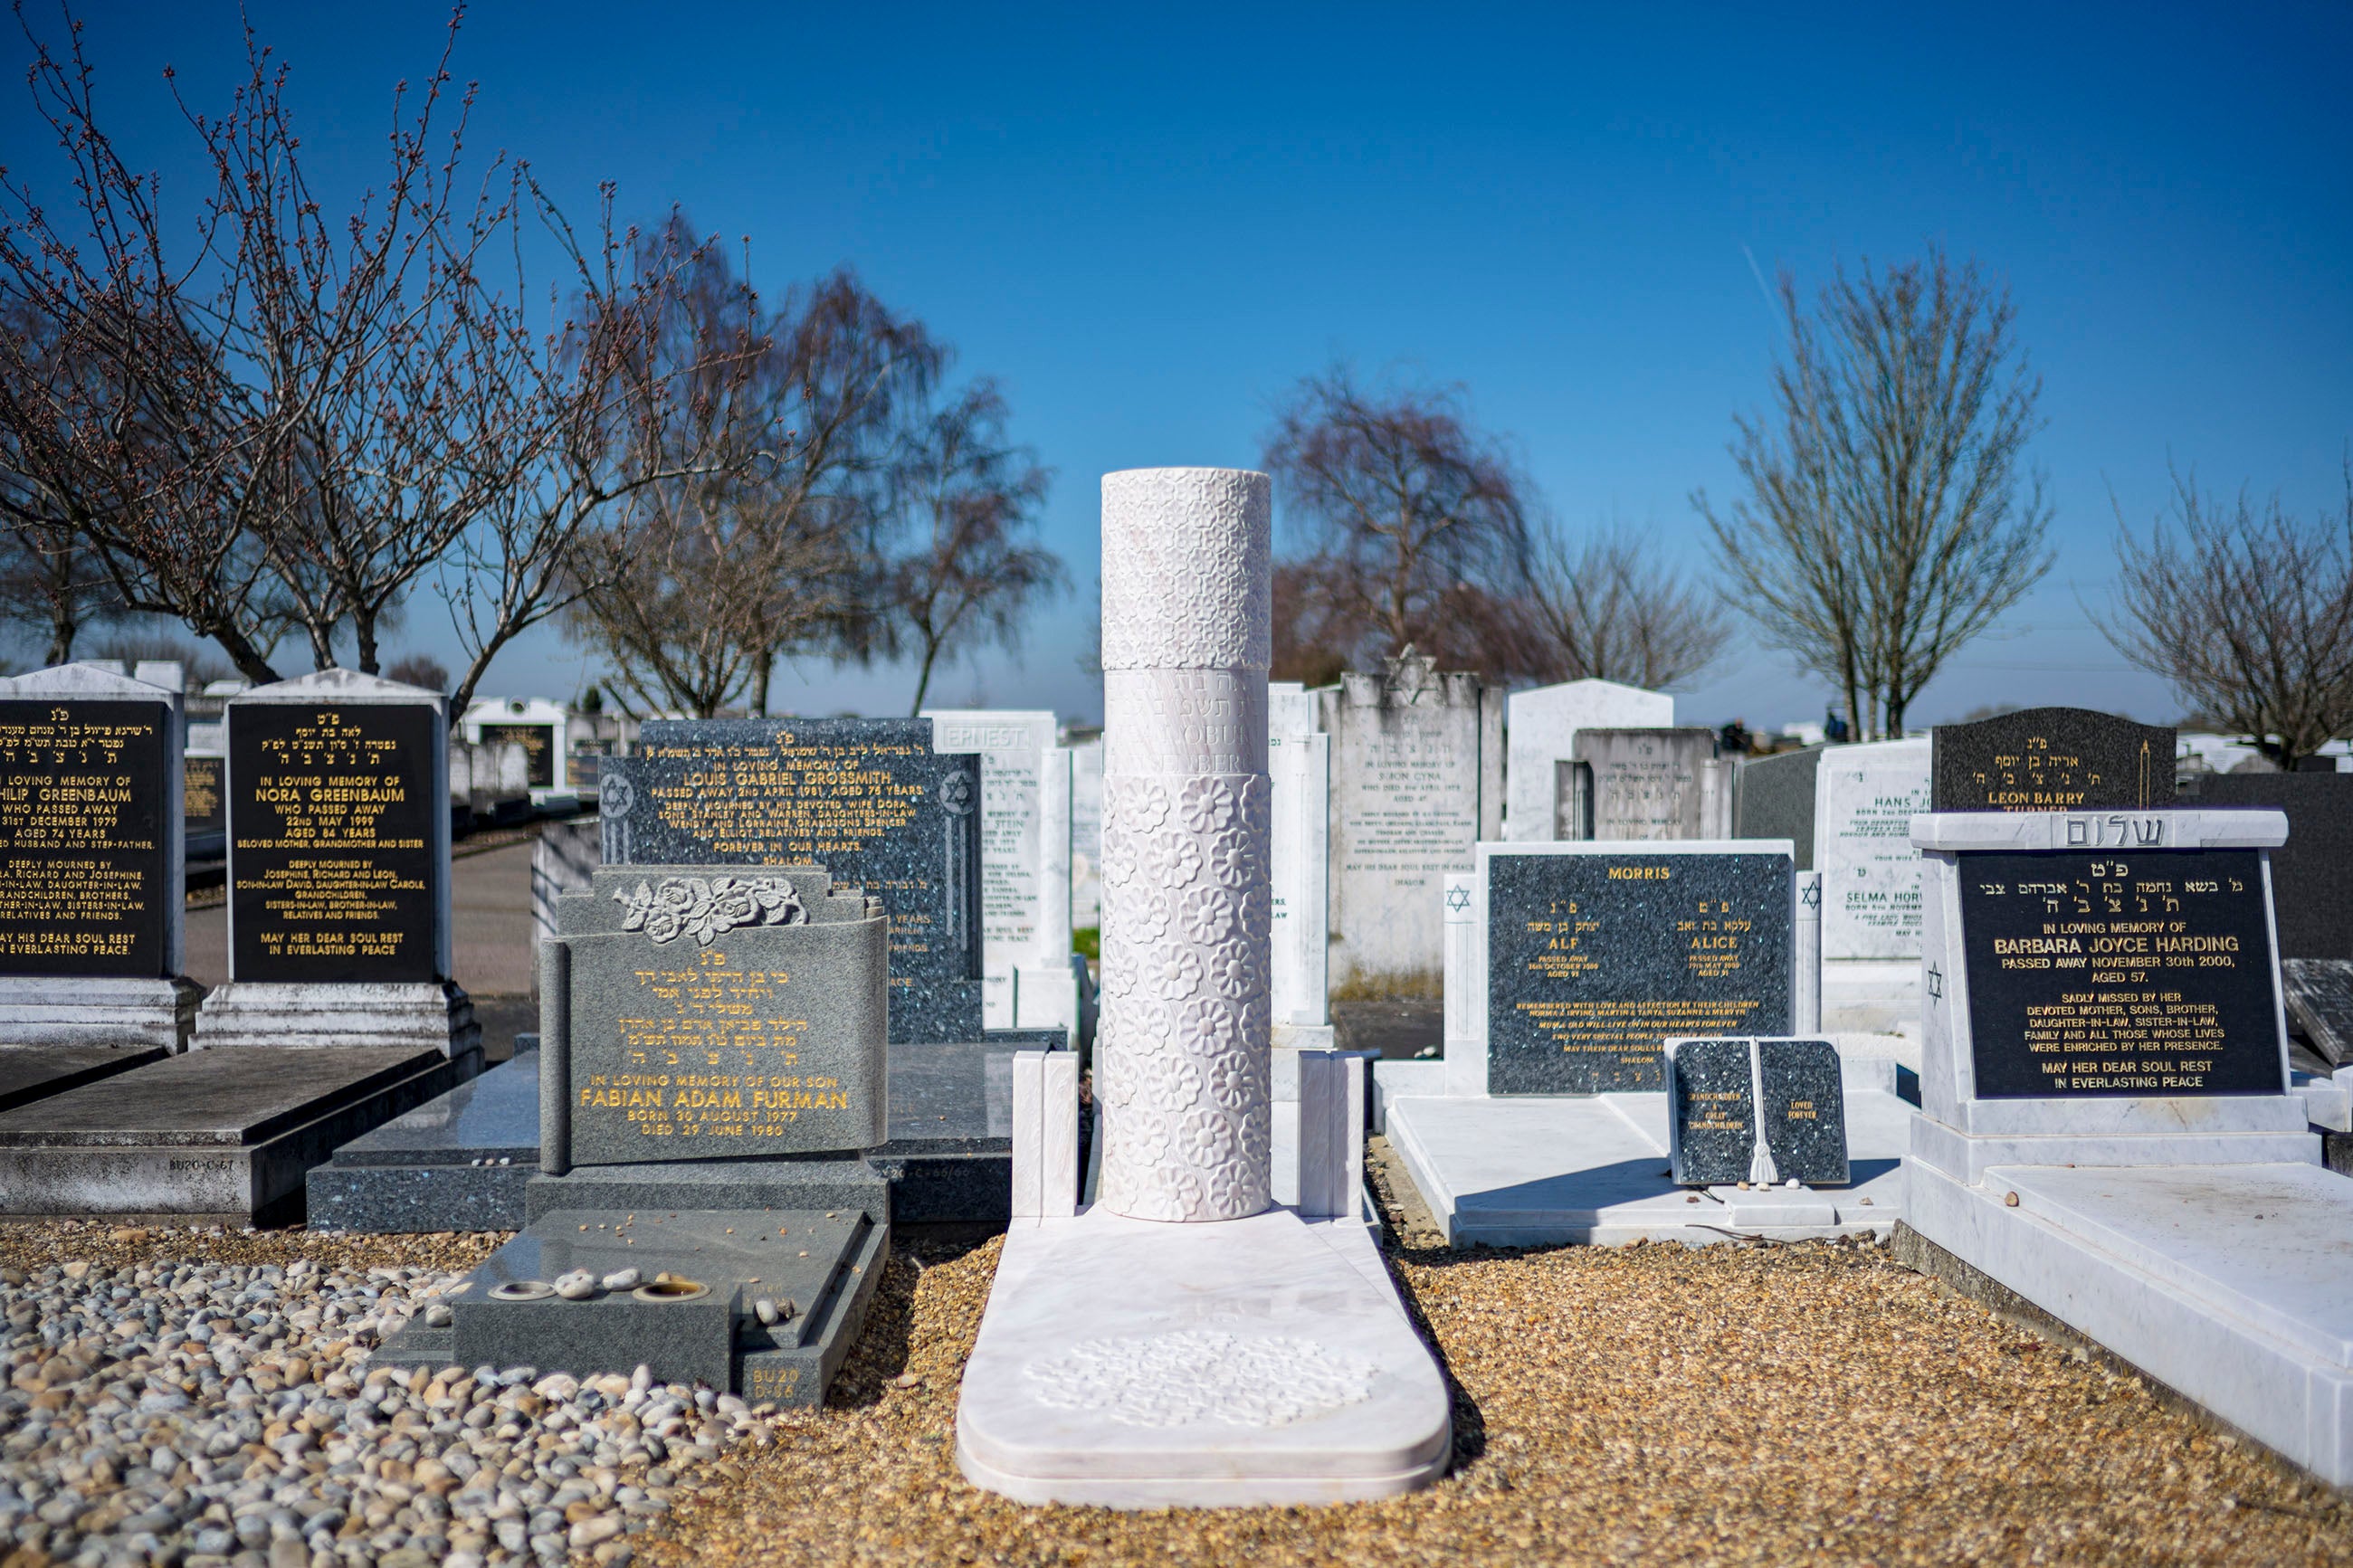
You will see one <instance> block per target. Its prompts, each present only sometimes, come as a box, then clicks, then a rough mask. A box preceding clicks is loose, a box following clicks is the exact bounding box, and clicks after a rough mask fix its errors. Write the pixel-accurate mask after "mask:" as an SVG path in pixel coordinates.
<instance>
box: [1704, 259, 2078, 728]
mask: <svg viewBox="0 0 2353 1568" xmlns="http://www.w3.org/2000/svg"><path fill="white" fill-rule="evenodd" d="M1781 302H1782V307H1783V309H1784V310H1785V311H1786V312H1787V314H1788V323H1789V342H1788V358H1787V360H1786V362H1785V363H1781V364H1779V365H1778V366H1776V367H1775V369H1774V373H1773V391H1774V400H1775V403H1776V405H1777V408H1776V410H1775V413H1774V415H1773V416H1772V417H1771V418H1770V419H1769V420H1768V419H1767V417H1765V416H1755V417H1745V418H1740V417H1736V421H1735V423H1736V427H1737V432H1738V433H1737V436H1736V439H1735V440H1734V441H1733V443H1732V455H1733V459H1734V461H1735V462H1736V464H1737V465H1738V467H1739V468H1740V473H1741V477H1742V478H1743V479H1745V480H1746V482H1747V486H1748V490H1749V494H1748V496H1747V498H1746V499H1745V500H1736V501H1735V502H1734V503H1733V505H1732V507H1731V509H1730V510H1728V511H1723V512H1719V511H1717V510H1715V508H1714V507H1712V506H1711V505H1710V504H1709V502H1708V499H1707V495H1706V493H1705V492H1704V491H1700V492H1697V493H1695V494H1694V496H1693V498H1692V499H1693V504H1694V506H1696V507H1697V508H1698V510H1699V511H1700V513H1701V514H1702V515H1703V516H1704V517H1705V518H1706V520H1707V522H1708V526H1709V528H1710V529H1711V530H1712V531H1714V533H1715V542H1716V544H1717V547H1718V549H1719V551H1720V552H1721V553H1722V567H1723V572H1724V587H1725V596H1726V597H1727V599H1728V600H1729V601H1730V602H1731V603H1732V604H1733V605H1735V606H1736V607H1737V608H1738V609H1740V610H1741V611H1742V612H1744V613H1745V614H1746V615H1747V616H1749V617H1750V618H1751V619H1752V620H1753V621H1754V622H1755V623H1756V626H1757V632H1758V634H1759V636H1760V637H1761V639H1762V640H1763V641H1764V642H1765V643H1766V644H1767V646H1768V647H1776V648H1778V649H1780V650H1782V651H1784V652H1787V653H1788V654H1790V655H1792V656H1793V657H1794V658H1796V659H1797V661H1798V663H1799V666H1800V667H1801V668H1804V669H1806V670H1808V671H1810V672H1811V673H1813V674H1816V675H1819V676H1820V677H1821V678H1822V679H1825V680H1827V681H1829V682H1830V684H1831V687H1832V689H1834V690H1836V691H1837V692H1839V693H1840V695H1841V697H1842V698H1843V700H1844V702H1845V705H1846V712H1847V715H1848V718H1849V721H1850V722H1851V723H1852V726H1853V728H1854V731H1855V733H1856V735H1857V737H1858V738H1862V737H1863V736H1866V735H1900V734H1902V733H1903V732H1904V721H1905V711H1906V710H1907V709H1908V708H1909V707H1910V705H1911V703H1912V700H1914V698H1915V697H1916V696H1917V695H1918V694H1919V692H1920V690H1921V689H1922V688H1924V687H1926V685H1927V683H1928V682H1929V681H1930V680H1932V679H1935V678H1936V672H1937V671H1938V670H1939V669H1940V668H1943V666H1944V665H1945V663H1946V661H1947V659H1949V658H1951V657H1952V656H1953V654H1954V653H1955V652H1956V651H1957V649H1959V648H1960V647H1963V646H1964V645H1966V644H1967V643H1968V642H1969V641H1970V639H1972V638H1974V637H1977V636H1978V634H1979V633H1981V632H1983V631H1984V630H1985V629H1986V628H1987V627H1988V626H1991V625H1992V624H1993V622H1994V621H1995V619H1996V618H1998V617H1999V616H2001V615H2002V614H2003V612H2005V611H2007V610H2008V609H2010V606H2011V605H2015V604H2017V603H2018V601H2019V600H2020V599H2021V598H2022V597H2023V596H2024V595H2026V593H2027V591H2028V590H2029V589H2031V587H2032V586H2033V585H2034V584H2035V583H2037V582H2038V581H2040V580H2041V579H2042V575H2043V574H2044V573H2046V572H2048V571H2049V570H2050V566H2051V555H2050V553H2049V552H2048V551H2046V550H2045V549H2044V547H2043V539H2044V535H2045V533H2046V532H2047V531H2048V529H2049V526H2050V521H2051V509H2050V507H2049V505H2048V504H2047V502H2046V501H2045V500H2044V496H2043V485H2042V476H2041V475H2040V473H2029V472H2028V471H2027V470H2026V468H2025V448H2026V444H2027V441H2028V439H2029V437H2031V436H2032V434H2033V433H2034V431H2035V429H2036V428H2037V426H2038V421H2037V420H2036V418H2035V415H2034V405H2035V402H2036V399H2037V398H2038V397H2039V396H2040V395H2041V392H2042V383H2041V382H2040V380H2039V379H2037V378H2036V377H2035V376H2034V375H2032V374H2031V372H2030V371H2029V369H2028V366H2027V363H2026V355H2025V352H2024V351H2023V350H2022V349H2021V348H2020V347H2019V346H2018V344H2017V342H2016V341H2015V338H2014V336H2013V333H2012V330H2011V329H2012V326H2013V322H2014V319H2015V314H2016V312H2015V310H2014V308H2013V307H2012V306H2011V304H2010V297H2009V294H2008V292H2007V290H2000V291H1998V290H1996V289H1994V287H1993V286H1991V285H1990V284H1989V283H1987V282H1986V281H1985V280H1984V279H1983V278H1982V277H1981V276H1980V275H1979V273H1978V268H1977V267H1976V266H1975V265H1974V264H1971V265H1968V266H1966V267H1963V268H1959V269H1957V270H1956V269H1955V268H1953V267H1952V266H1951V265H1950V264H1949V263H1948V262H1947V259H1946V258H1945V257H1944V255H1943V254H1942V253H1941V252H1935V251H1932V252H1931V253H1930V254H1929V256H1928V258H1926V260H1925V261H1916V262H1910V263H1906V264H1905V265H1903V266H1900V267H1894V268H1888V269H1887V270H1885V271H1883V272H1876V271H1873V269H1872V268H1870V267H1869V265H1868V264H1866V265H1865V267H1864V268H1863V270H1862V276H1861V277H1860V278H1850V277H1849V276H1848V275H1847V274H1846V273H1845V272H1844V271H1843V270H1841V272H1840V273H1839V274H1838V276H1837V277H1836V278H1835V279H1833V280H1832V281H1831V284H1830V285H1829V286H1828V287H1826V288H1825V289H1823V290H1822V292H1821V296H1820V300H1818V301H1817V303H1816V306H1815V314H1814V315H1813V316H1809V315H1808V313H1807V311H1806V310H1805V308H1804V307H1803V306H1802V305H1801V303H1800V302H1799V298H1798V289H1797V284H1796V281H1795V279H1793V278H1791V277H1790V276H1789V275H1788V273H1786V272H1785V273H1784V274H1783V275H1782V278H1781ZM2021 488H2022V489H2023V491H2024V493H2023V495H2021Z"/></svg>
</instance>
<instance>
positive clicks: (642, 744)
mask: <svg viewBox="0 0 2353 1568" xmlns="http://www.w3.org/2000/svg"><path fill="white" fill-rule="evenodd" d="M597 799H598V805H599V810H600V813H601V816H602V820H603V825H604V826H603V836H604V858H605V862H606V864H607V865H672V866H689V865H702V866H720V865H746V866H748V865H801V866H823V867H824V868H826V869H827V870H828V871H830V872H831V873H833V878H834V880H835V881H836V882H838V883H840V884H842V885H844V886H850V885H855V886H859V887H862V888H863V889H865V890H866V891H867V892H869V893H871V894H874V895H876V896H878V897H880V898H881V900H882V902H883V907H884V908H885V909H886V910H888V911H889V912H890V918H891V1039H892V1042H893V1043H894V1044H899V1045H916V1044H929V1043H933V1042H937V1041H945V1040H976V1039H979V1038H980V1037H981V1016H980V986H981V980H980V973H981V969H980V961H981V953H980V940H981V930H980V898H981V882H980V878H981V867H980V848H981V846H980V831H979V808H980V758H979V756H978V755H977V754H976V753H973V752H949V753H944V754H943V753H940V752H934V751H933V750H932V721H930V720H928V719H705V720H664V721H659V722H655V723H649V724H648V725H646V726H645V727H644V730H643V731H642V732H641V733H640V735H639V737H638V749H637V752H635V754H633V755H630V756H628V757H612V758H607V759H606V762H605V764H604V768H603V771H602V773H601V774H600V775H599V784H598V786H597Z"/></svg>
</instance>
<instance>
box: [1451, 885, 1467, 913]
mask: <svg viewBox="0 0 2353 1568" xmlns="http://www.w3.org/2000/svg"><path fill="white" fill-rule="evenodd" d="M1446 907H1447V908H1448V909H1449V910H1453V911H1455V912H1457V913H1460V912H1461V911H1462V910H1467V909H1469V908H1470V907H1471V889H1468V888H1449V889H1446Z"/></svg>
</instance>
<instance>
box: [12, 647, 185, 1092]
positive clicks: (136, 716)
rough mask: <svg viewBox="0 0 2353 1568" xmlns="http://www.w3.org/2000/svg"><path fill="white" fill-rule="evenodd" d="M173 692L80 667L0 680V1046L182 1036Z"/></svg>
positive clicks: (175, 1043) (176, 700)
mask: <svg viewBox="0 0 2353 1568" xmlns="http://www.w3.org/2000/svg"><path fill="white" fill-rule="evenodd" d="M180 703H181V696H180V693H179V692H178V691H176V690H173V691H166V690H164V689H160V688H157V687H154V686H151V685H148V684H146V683H144V682H142V681H137V680H132V679H126V678H124V677H122V676H120V675H113V674H110V673H108V672H106V671H105V670H102V669H99V668H93V667H90V666H88V665H75V664H69V665H61V666H58V667H57V668H51V669H43V670H37V671H35V672H34V673H32V674H30V675H23V676H18V677H16V679H10V680H5V681H0V869H5V873H6V874H5V877H0V1043H5V1044H10V1045H37V1046H102V1047H117V1046H139V1047H162V1048H164V1049H165V1050H173V1051H176V1050H178V1049H180V1048H181V1047H182V1046H183V1045H185V1042H186V1039H187V1036H188V1031H189V1030H190V1028H191V1027H192V1026H194V1023H195V1008H196V999H197V997H198V996H199V995H200V994H201V992H200V990H199V988H198V987H197V986H196V984H195V983H194V982H192V981H190V980H189V979H187V978H186V977H185V975H183V974H182V973H180V966H181V963H182V956H181V947H182V938H181V910H182V909H183V908H184V906H185V900H184V898H183V897H182V890H181V879H182V869H181V855H182V848H181V846H182V842H183V840H182V837H181V834H180V830H179V829H180V814H181V800H180V794H181V787H182V786H181V774H180V741H181V717H180Z"/></svg>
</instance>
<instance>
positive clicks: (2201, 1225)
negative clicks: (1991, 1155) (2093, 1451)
mask: <svg viewBox="0 0 2353 1568" xmlns="http://www.w3.org/2000/svg"><path fill="white" fill-rule="evenodd" d="M2312 1142H2318V1140H2317V1139H2314V1140H2312ZM1905 1174H1906V1177H1907V1178H1908V1190H1907V1194H1906V1197H1905V1219H1906V1220H1907V1222H1908V1223H1909V1224H1910V1225H1911V1226H1913V1228H1914V1229H1915V1230H1917V1231H1918V1232H1919V1233H1920V1234H1921V1235H1922V1236H1923V1237H1926V1238H1927V1239H1928V1240H1930V1241H1932V1242H1934V1243H1936V1245H1937V1246H1938V1247H1943V1248H1944V1249H1945V1250H1946V1251H1947V1252H1949V1253H1951V1254H1952V1255H1953V1256H1955V1257H1956V1258H1959V1259H1960V1260H1961V1261H1962V1262H1964V1263H1966V1264H1968V1265H1969V1266H1970V1267H1971V1268H1975V1269H1977V1270H1978V1271H1979V1272H1980V1273H1983V1274H1985V1275H1987V1276H1989V1277H1990V1278H1991V1279H1995V1280H1997V1281H1999V1282H2000V1284H2002V1285H2005V1286H2007V1287H2008V1288H2009V1289H2011V1290H2014V1291H2016V1292H2017V1293H2018V1294H2019V1295H2021V1296H2022V1297H2024V1298H2025V1299H2026V1300H2029V1301H2031V1302H2033V1303H2034V1304H2035V1305H2036V1306H2037V1307H2040V1308H2041V1309H2042V1310H2044V1311H2046V1312H2049V1313H2050V1314H2051V1315H2052V1317H2054V1318H2057V1319H2058V1320H2059V1321H2062V1322H2063V1323H2065V1324H2066V1325H2067V1326H2068V1327H2069V1328H2071V1329H2073V1330H2074V1331H2076V1332H2078V1333H2081V1334H2083V1335H2084V1336H2085V1337H2086V1338H2088V1339H2091V1340H2094V1341H2096V1342H2098V1343H2100V1344H2101V1345H2104V1346H2105V1347H2106V1348H2107V1349H2108V1350H2110V1351H2112V1352H2115V1353H2116V1355H2118V1356H2120V1357H2122V1358H2123V1359H2124V1360H2126V1361H2127V1362H2129V1363H2132V1364H2133V1365H2134V1366H2136V1367H2137V1368H2139V1369H2140V1370H2141V1371H2142V1372H2143V1373H2147V1375H2149V1376H2150V1377H2153V1378H2155V1379H2157V1380H2158V1382H2160V1383H2163V1384H2166V1385H2167V1386H2168V1387H2170V1388H2172V1389H2174V1390H2175V1391H2176V1392H2178V1393H2179V1394H2183V1395H2185V1396H2186V1397H2188V1398H2190V1399H2193V1400H2196V1401H2197V1402H2198V1403H2199V1404H2200V1405H2203V1406H2205V1407H2206V1408H2207V1409H2208V1410H2211V1411H2212V1412H2213V1413H2214V1414H2215V1415H2219V1416H2221V1418H2222V1419H2223V1420H2225V1421H2227V1422H2229V1423H2231V1424H2232V1426H2236V1427H2237V1428H2239V1430H2241V1431H2242V1432H2244V1433H2246V1434H2247V1435H2248V1436H2252V1437H2253V1438H2254V1439H2256V1440H2257V1441H2258V1442H2260V1443H2262V1444H2263V1445H2264V1446H2265V1447H2270V1448H2272V1449H2274V1451H2276V1452H2278V1453H2280V1454H2282V1455H2284V1456H2285V1457H2286V1458H2289V1459H2290V1460H2292V1461H2294V1462H2295V1463H2296V1464H2299V1465H2302V1466H2304V1467H2305V1468H2306V1469H2309V1470H2311V1471H2312V1472H2313V1473H2314V1474H2316V1475H2317V1476H2319V1477H2320V1478H2321V1479H2323V1480H2325V1481H2327V1482H2328V1483H2329V1484H2330V1485H2331V1486H2337V1487H2344V1486H2348V1485H2353V1293H2348V1291H2347V1290H2346V1289H2345V1282H2346V1280H2347V1279H2353V1182H2348V1181H2347V1180H2346V1179H2345V1178H2344V1177H2342V1176H2339V1175H2337V1174H2336V1173H2333V1172H2330V1171H2327V1170H2326V1169H2323V1168H2322V1167H2321V1166H2318V1165H2316V1164H2312V1163H2300V1162H2292V1163H2250V1164H2227V1165H2206V1164H2182V1165H2171V1166H2164V1165H2151V1166H2140V1167H2134V1168H2119V1167H2115V1166H2110V1167H2105V1168H2101V1167H2094V1166H2081V1165H2079V1166H2077V1167H2074V1168H2072V1169H2071V1168H2068V1167H2065V1166H2062V1165H2050V1164H2036V1165H1994V1166H1990V1167H1988V1168H1987V1169H1985V1170H1983V1171H1981V1172H1979V1173H1978V1176H1979V1177H1980V1178H1981V1179H1980V1180H1979V1181H1978V1182H1977V1183H1976V1184H1969V1183H1967V1182H1964V1181H1962V1180H1959V1179H1957V1178H1956V1177H1955V1176H1952V1175H1949V1174H1947V1173H1945V1172H1944V1171H1941V1170H1938V1169H1936V1168H1935V1167H1934V1166H1931V1165H1927V1164H1924V1163H1920V1162H1917V1161H1913V1162H1907V1166H1906V1171H1905Z"/></svg>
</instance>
